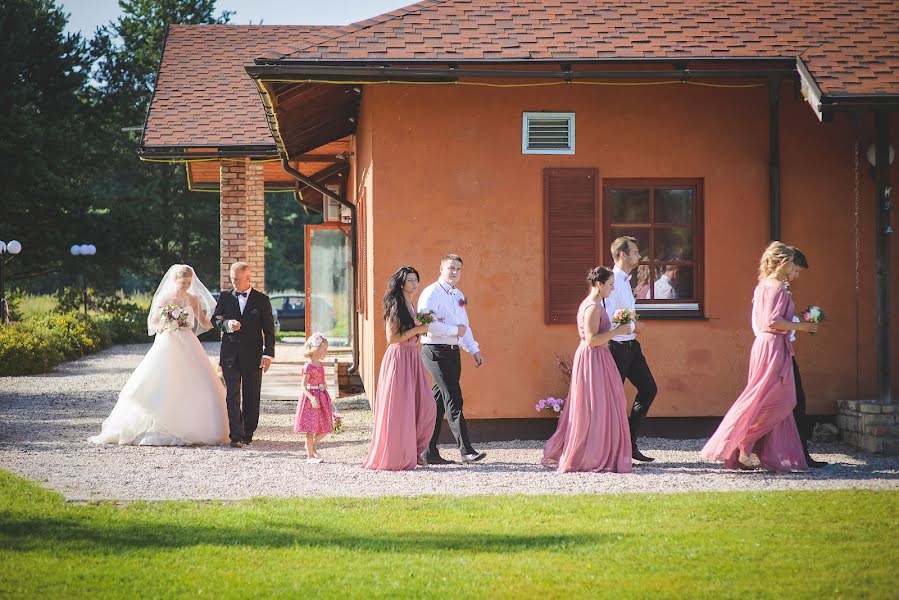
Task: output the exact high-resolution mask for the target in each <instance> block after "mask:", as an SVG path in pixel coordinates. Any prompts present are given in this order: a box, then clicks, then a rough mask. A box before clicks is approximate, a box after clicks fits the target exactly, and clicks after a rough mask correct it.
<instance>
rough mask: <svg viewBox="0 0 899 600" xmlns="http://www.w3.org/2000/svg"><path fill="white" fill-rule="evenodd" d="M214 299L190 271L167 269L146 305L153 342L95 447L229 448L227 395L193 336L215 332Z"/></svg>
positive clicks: (121, 395)
mask: <svg viewBox="0 0 899 600" xmlns="http://www.w3.org/2000/svg"><path fill="white" fill-rule="evenodd" d="M214 310H215V299H214V298H213V297H212V294H210V293H209V290H207V289H206V287H205V286H204V285H203V284H202V283H201V282H200V280H199V279H198V278H197V276H196V274H195V273H194V270H193V269H192V268H191V267H189V266H187V265H173V266H172V267H171V268H169V270H168V272H167V273H166V274H165V277H163V278H162V282H161V283H160V284H159V288H158V289H157V290H156V294H155V295H154V296H153V303H152V304H151V305H150V314H149V316H148V317H147V333H148V334H149V335H155V336H156V339H155V340H154V342H153V346H152V347H151V348H150V351H149V352H147V355H146V356H144V358H143V360H141V362H140V364H139V365H138V366H137V368H136V369H135V370H134V372H133V373H132V374H131V377H129V378H128V383H126V384H125V387H124V388H123V389H122V391H121V392H120V393H119V399H118V402H116V405H115V407H114V408H113V409H112V413H111V414H110V415H109V417H107V419H106V420H105V421H103V430H102V431H101V432H100V434H99V435H97V436H94V437H92V438H88V440H89V441H91V442H93V443H95V444H134V445H141V446H179V445H188V444H226V443H228V413H227V409H226V406H225V388H224V386H223V385H222V383H221V381H220V380H219V378H218V376H217V375H216V372H215V369H214V368H213V366H212V363H211V362H210V361H209V357H208V356H207V355H206V351H205V350H204V349H203V346H202V344H200V341H199V340H198V339H197V335H199V334H200V333H203V332H204V331H207V330H208V329H211V328H212V322H211V321H210V318H211V317H212V312H213V311H214Z"/></svg>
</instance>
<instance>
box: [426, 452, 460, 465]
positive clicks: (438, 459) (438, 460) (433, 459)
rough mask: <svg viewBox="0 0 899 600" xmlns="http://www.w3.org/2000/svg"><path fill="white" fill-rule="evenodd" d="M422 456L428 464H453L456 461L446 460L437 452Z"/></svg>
mask: <svg viewBox="0 0 899 600" xmlns="http://www.w3.org/2000/svg"><path fill="white" fill-rule="evenodd" d="M423 458H424V459H425V461H426V462H427V463H428V464H429V465H454V464H456V461H454V460H446V459H445V458H443V457H442V456H440V455H439V454H438V455H437V456H424V457H423Z"/></svg>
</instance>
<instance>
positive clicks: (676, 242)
mask: <svg viewBox="0 0 899 600" xmlns="http://www.w3.org/2000/svg"><path fill="white" fill-rule="evenodd" d="M653 232H654V235H655V259H656V260H665V261H667V260H687V261H691V260H693V230H692V229H690V228H688V227H671V228H664V229H653Z"/></svg>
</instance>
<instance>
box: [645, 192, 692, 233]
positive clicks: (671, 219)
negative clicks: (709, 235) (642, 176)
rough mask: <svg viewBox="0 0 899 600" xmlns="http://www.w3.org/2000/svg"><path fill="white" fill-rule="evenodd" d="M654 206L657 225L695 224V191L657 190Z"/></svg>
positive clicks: (654, 196)
mask: <svg viewBox="0 0 899 600" xmlns="http://www.w3.org/2000/svg"><path fill="white" fill-rule="evenodd" d="M653 204H654V207H653V208H654V209H655V212H654V214H653V220H654V222H656V223H678V224H684V225H690V224H692V223H693V190H656V191H655V194H654V195H653Z"/></svg>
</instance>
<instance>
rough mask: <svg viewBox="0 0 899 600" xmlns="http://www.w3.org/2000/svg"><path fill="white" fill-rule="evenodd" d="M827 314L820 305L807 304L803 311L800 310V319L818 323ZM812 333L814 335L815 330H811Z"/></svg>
mask: <svg viewBox="0 0 899 600" xmlns="http://www.w3.org/2000/svg"><path fill="white" fill-rule="evenodd" d="M825 318H827V315H825V314H824V309H823V308H821V307H820V306H814V305H812V306H809V307H807V308H806V309H805V310H804V311H802V320H803V321H805V322H806V323H820V322H821V321H823V320H824V319H825ZM812 335H815V332H812Z"/></svg>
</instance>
